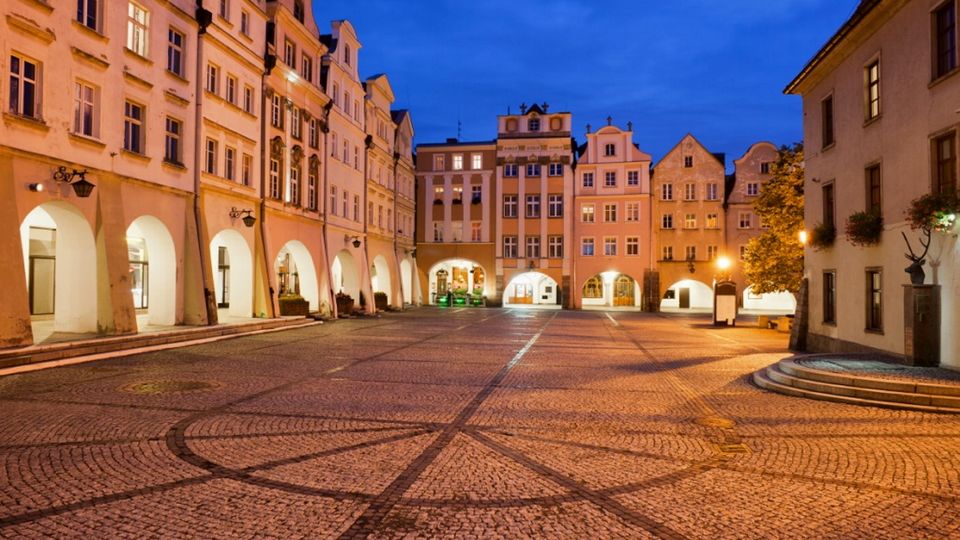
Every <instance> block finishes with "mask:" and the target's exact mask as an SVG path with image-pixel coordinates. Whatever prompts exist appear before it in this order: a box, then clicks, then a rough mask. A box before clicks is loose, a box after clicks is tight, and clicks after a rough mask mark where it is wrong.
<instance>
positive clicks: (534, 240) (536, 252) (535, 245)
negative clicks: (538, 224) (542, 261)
mask: <svg viewBox="0 0 960 540" xmlns="http://www.w3.org/2000/svg"><path fill="white" fill-rule="evenodd" d="M526 257H527V258H528V259H539V258H540V237H539V236H528V237H527V250H526Z"/></svg>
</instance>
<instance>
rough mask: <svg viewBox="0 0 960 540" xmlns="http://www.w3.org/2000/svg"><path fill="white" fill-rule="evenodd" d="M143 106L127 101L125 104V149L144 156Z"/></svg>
mask: <svg viewBox="0 0 960 540" xmlns="http://www.w3.org/2000/svg"><path fill="white" fill-rule="evenodd" d="M143 122H144V114H143V105H140V104H137V103H134V102H132V101H126V102H124V104H123V149H124V150H128V151H130V152H134V153H136V154H143V151H144V149H143V132H144V129H143Z"/></svg>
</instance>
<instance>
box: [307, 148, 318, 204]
mask: <svg viewBox="0 0 960 540" xmlns="http://www.w3.org/2000/svg"><path fill="white" fill-rule="evenodd" d="M319 168H320V167H319V166H318V165H317V164H316V161H315V160H311V162H310V163H308V164H307V210H316V209H317V184H318V182H319V177H320V172H319V170H318V169H319Z"/></svg>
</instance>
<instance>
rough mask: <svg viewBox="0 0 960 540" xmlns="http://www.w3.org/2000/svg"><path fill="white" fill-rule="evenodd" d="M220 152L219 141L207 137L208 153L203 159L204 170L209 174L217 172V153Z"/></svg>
mask: <svg viewBox="0 0 960 540" xmlns="http://www.w3.org/2000/svg"><path fill="white" fill-rule="evenodd" d="M218 152H219V149H218V144H217V141H215V140H213V139H207V142H206V154H205V155H204V160H203V171H204V172H205V173H207V174H217V154H218Z"/></svg>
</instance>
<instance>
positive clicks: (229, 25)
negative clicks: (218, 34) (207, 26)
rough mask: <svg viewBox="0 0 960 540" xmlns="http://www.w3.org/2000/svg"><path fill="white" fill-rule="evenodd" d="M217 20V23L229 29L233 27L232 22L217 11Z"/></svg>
mask: <svg viewBox="0 0 960 540" xmlns="http://www.w3.org/2000/svg"><path fill="white" fill-rule="evenodd" d="M228 15H229V14H228ZM217 21H218V22H219V23H222V24H223V26H225V27H227V28H230V29H231V30H232V29H233V23H232V22H230V20H229V19H227V18H226V17H224V16H223V15H220V14H219V13H217Z"/></svg>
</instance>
